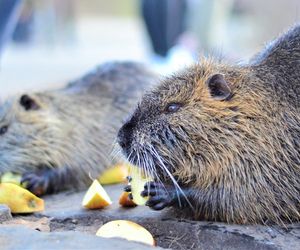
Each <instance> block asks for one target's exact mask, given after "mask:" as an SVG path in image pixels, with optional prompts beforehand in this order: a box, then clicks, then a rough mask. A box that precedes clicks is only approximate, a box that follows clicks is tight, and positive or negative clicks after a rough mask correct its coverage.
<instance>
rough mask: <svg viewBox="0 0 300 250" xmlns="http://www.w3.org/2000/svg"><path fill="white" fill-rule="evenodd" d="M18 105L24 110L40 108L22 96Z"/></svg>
mask: <svg viewBox="0 0 300 250" xmlns="http://www.w3.org/2000/svg"><path fill="white" fill-rule="evenodd" d="M20 104H21V106H23V107H24V109H25V110H38V109H39V108H40V106H39V105H38V104H37V103H36V101H35V100H34V99H33V98H32V97H30V96H29V95H22V96H21V98H20Z"/></svg>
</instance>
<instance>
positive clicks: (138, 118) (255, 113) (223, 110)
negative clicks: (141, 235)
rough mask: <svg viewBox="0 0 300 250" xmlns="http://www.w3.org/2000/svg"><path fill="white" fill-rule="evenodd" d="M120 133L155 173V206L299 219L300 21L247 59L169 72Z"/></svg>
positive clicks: (129, 150) (232, 216) (150, 187)
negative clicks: (256, 54) (233, 63)
mask: <svg viewBox="0 0 300 250" xmlns="http://www.w3.org/2000/svg"><path fill="white" fill-rule="evenodd" d="M118 141H119V144H120V145H121V147H122V148H123V152H124V154H125V155H126V156H127V158H128V159H129V161H130V162H132V163H133V164H136V165H139V166H141V167H142V168H144V169H145V170H146V171H148V172H149V173H150V174H151V175H153V176H154V178H155V180H157V181H154V182H150V183H148V184H147V185H145V190H144V191H143V192H142V196H147V195H149V200H148V203H147V205H148V206H149V207H151V208H153V209H156V210H160V209H163V208H164V207H166V206H173V207H174V208H175V211H179V212H182V214H183V215H191V216H192V217H193V218H195V219H206V220H213V221H215V220H216V221H224V222H231V223H240V224H243V223H265V222H271V223H278V224H280V223H286V222H290V221H299V219H300V201H299V198H300V25H298V26H296V27H294V28H293V29H291V30H289V31H288V32H287V33H285V34H284V35H282V36H281V37H279V38H278V39H276V40H275V41H274V42H272V43H271V44H270V45H269V46H268V47H267V48H266V49H265V50H264V51H263V52H262V53H260V54H259V55H258V56H256V57H255V58H254V59H253V60H252V61H251V62H250V63H249V64H247V65H238V66H231V65H230V66H229V65H227V64H225V63H224V64H221V63H216V62H214V61H213V60H206V61H205V60H203V62H201V63H199V64H197V65H194V66H191V67H189V68H187V69H185V70H183V71H182V72H179V73H177V74H175V75H173V76H171V77H168V78H166V79H165V80H163V81H162V82H161V84H159V85H158V86H157V87H156V88H154V89H153V90H152V91H149V92H148V93H146V94H145V95H144V97H143V98H142V99H141V102H140V103H139V105H138V107H137V108H136V110H135V112H134V113H133V115H132V117H131V118H130V119H129V120H128V121H127V122H126V123H125V124H124V125H123V127H122V128H121V129H120V131H119V133H118ZM127 190H128V189H127Z"/></svg>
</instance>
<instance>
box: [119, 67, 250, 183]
mask: <svg viewBox="0 0 300 250" xmlns="http://www.w3.org/2000/svg"><path fill="white" fill-rule="evenodd" d="M226 70H227V69H225V68H222V67H217V66H213V65H211V64H210V63H206V64H204V65H201V66H200V65H196V66H194V67H192V68H190V69H188V70H185V71H183V72H181V73H179V74H177V75H174V76H172V77H169V78H167V79H165V80H164V81H163V82H162V83H161V84H160V85H159V86H158V87H156V88H155V89H154V90H152V91H150V92H148V93H147V94H146V95H145V96H144V97H143V99H142V101H141V103H139V105H138V107H137V109H136V110H135V112H134V114H133V115H132V117H131V118H130V119H129V120H128V121H127V122H126V123H125V124H124V125H123V127H122V128H121V130H120V131H119V137H118V138H119V143H120V145H121V147H122V148H123V151H124V153H125V154H126V155H127V156H128V158H129V160H130V161H132V162H133V163H134V164H137V165H142V166H145V167H148V168H150V167H151V168H152V169H151V170H152V171H153V168H155V172H156V173H158V172H159V173H161V177H162V176H165V175H166V174H167V173H166V172H165V169H164V170H163V168H167V169H168V170H169V171H170V173H172V175H173V176H177V177H178V178H184V179H185V180H190V177H191V176H194V174H193V173H197V175H199V174H200V173H201V172H203V171H206V172H209V171H213V172H214V173H211V174H216V172H218V170H217V169H216V168H215V167H214V168H213V169H211V170H209V168H211V166H209V165H213V164H214V161H218V162H219V160H220V157H221V156H220V155H221V154H224V153H225V152H227V151H230V150H231V148H230V145H232V144H234V143H235V140H236V139H239V138H237V130H238V127H239V124H240V120H241V119H243V118H242V117H241V115H242V112H243V110H242V109H243V106H245V105H243V103H242V102H246V101H247V95H249V94H247V93H243V90H239V88H240V82H242V81H245V79H243V78H244V77H245V74H244V73H242V72H238V71H236V72H235V73H233V72H230V71H227V72H226ZM238 81H239V82H238ZM248 99H249V98H248ZM252 99H253V98H252ZM247 108H248V109H251V104H250V105H249V106H248V107H247ZM224 151H225V152H224ZM149 170H150V169H149ZM165 177H166V178H168V177H167V176H165ZM206 177H208V176H206Z"/></svg>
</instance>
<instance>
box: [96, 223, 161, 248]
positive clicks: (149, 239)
mask: <svg viewBox="0 0 300 250" xmlns="http://www.w3.org/2000/svg"><path fill="white" fill-rule="evenodd" d="M96 235H97V236H100V237H104V238H115V237H118V238H123V239H126V240H130V241H137V242H141V243H144V244H148V245H151V246H155V240H154V238H153V236H152V235H151V233H150V232H149V231H148V230H147V229H145V228H144V227H142V226H140V225H139V224H137V223H134V222H132V221H128V220H114V221H110V222H108V223H106V224H104V225H103V226H102V227H100V228H99V229H98V231H97V233H96Z"/></svg>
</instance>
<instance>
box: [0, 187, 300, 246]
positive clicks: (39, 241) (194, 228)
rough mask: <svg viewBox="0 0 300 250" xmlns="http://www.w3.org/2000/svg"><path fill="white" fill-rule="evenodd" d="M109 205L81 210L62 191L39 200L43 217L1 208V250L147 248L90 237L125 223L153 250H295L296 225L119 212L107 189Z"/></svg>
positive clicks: (76, 199) (299, 239) (77, 196)
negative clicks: (143, 233) (146, 235)
mask: <svg viewBox="0 0 300 250" xmlns="http://www.w3.org/2000/svg"><path fill="white" fill-rule="evenodd" d="M106 190H107V191H108V193H109V195H110V196H111V198H112V200H113V204H112V205H111V206H109V207H107V208H105V209H102V210H85V209H83V208H82V207H81V201H82V198H83V195H84V192H77V193H76V192H65V193H61V194H57V195H52V196H47V197H44V199H45V203H46V209H45V211H44V212H42V213H36V214H31V215H27V216H24V215H23V216H21V215H15V216H13V218H11V216H10V214H9V212H8V211H7V209H5V207H0V224H1V225H0V246H1V247H0V248H1V249H14V250H15V249H54V248H55V249H151V248H149V247H148V246H143V245H141V244H137V243H132V242H128V241H125V240H119V239H116V240H112V239H109V240H107V239H102V238H99V237H96V236H95V233H96V231H97V229H98V228H99V227H100V226H101V225H102V224H104V223H106V222H108V221H111V220H117V219H128V220H131V221H134V222H137V223H139V224H140V225H142V226H144V227H145V228H146V229H148V230H149V231H150V232H151V233H152V235H153V236H154V238H155V240H156V243H157V246H159V247H161V248H171V249H214V250H215V249H300V225H299V224H297V225H288V226H287V227H286V228H279V227H274V226H273V227H271V226H261V225H258V226H240V225H227V224H223V223H215V222H204V221H202V222H196V221H189V220H182V219H178V218H175V217H174V216H172V214H171V213H170V211H168V210H165V211H162V212H156V211H152V210H150V209H149V208H147V207H143V206H140V207H136V208H128V209H125V208H122V207H120V206H119V204H118V197H119V195H120V192H121V191H122V185H114V186H106Z"/></svg>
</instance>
